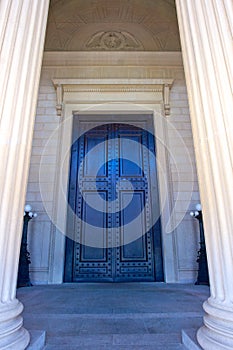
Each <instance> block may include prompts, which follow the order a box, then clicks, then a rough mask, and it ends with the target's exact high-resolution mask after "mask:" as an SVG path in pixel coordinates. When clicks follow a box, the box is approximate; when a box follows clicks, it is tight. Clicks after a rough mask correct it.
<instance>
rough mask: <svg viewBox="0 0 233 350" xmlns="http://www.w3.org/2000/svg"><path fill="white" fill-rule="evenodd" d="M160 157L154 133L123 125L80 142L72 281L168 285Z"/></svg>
mask: <svg viewBox="0 0 233 350" xmlns="http://www.w3.org/2000/svg"><path fill="white" fill-rule="evenodd" d="M75 123H77V124H78V118H76V119H74V134H75V130H76V127H77V126H75ZM87 124H88V123H87ZM154 155H155V145H154V137H153V135H152V134H151V133H149V132H148V131H147V130H145V129H143V128H139V127H136V126H133V125H129V124H123V123H122V124H120V123H110V124H104V125H100V126H98V127H95V128H91V129H90V130H88V131H86V132H85V133H83V134H82V135H81V136H80V137H79V139H78V140H76V141H75V142H74V143H73V146H72V150H71V165H70V183H69V205H70V208H71V211H73V213H74V215H70V216H69V215H68V225H67V230H68V231H69V232H68V236H69V237H72V239H71V238H67V242H66V265H65V281H73V282H78V281H116V282H117V281H154V280H157V281H161V280H163V269H162V252H161V238H160V220H159V203H158V193H157V181H156V168H155V166H156V164H155V157H154ZM152 196H153V197H152ZM152 198H154V199H155V200H154V201H153V200H152Z"/></svg>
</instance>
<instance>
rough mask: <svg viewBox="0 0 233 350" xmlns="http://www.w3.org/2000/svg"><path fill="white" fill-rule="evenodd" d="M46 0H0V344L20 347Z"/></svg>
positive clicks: (25, 336) (22, 345)
mask: <svg viewBox="0 0 233 350" xmlns="http://www.w3.org/2000/svg"><path fill="white" fill-rule="evenodd" d="M48 6H49V0H1V1H0V50H1V51H0V52H1V56H0V166H1V172H0V207H1V208H0V261H1V263H0V348H1V349H17V350H20V349H24V348H25V347H26V345H27V343H28V341H29V336H28V333H27V331H25V330H24V329H23V328H22V317H21V316H20V314H21V312H22V309H23V306H22V304H21V303H20V302H19V301H18V300H17V299H16V298H15V295H16V280H17V269H18V258H19V250H20V242H21V233H22V221H23V206H24V201H25V193H26V185H27V177H28V169H29V160H30V152H31V143H32V135H33V126H34V116H35V107H36V101H37V92H38V85H39V77H40V70H41V62H42V55H43V45H44V38H45V29H46V22H47V15H48Z"/></svg>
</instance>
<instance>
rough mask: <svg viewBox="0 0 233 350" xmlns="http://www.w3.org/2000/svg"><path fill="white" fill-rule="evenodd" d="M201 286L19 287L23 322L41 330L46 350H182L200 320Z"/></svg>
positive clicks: (205, 295)
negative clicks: (187, 332) (184, 336)
mask: <svg viewBox="0 0 233 350" xmlns="http://www.w3.org/2000/svg"><path fill="white" fill-rule="evenodd" d="M208 295H209V288H208V287H206V286H195V285H187V284H186V285H184V284H182V285H181V284H165V283H115V284H113V283H83V284H81V283H80V284H62V285H48V286H34V287H28V288H20V289H18V298H19V299H20V300H21V301H22V302H23V304H24V306H25V309H24V313H23V316H24V325H25V327H26V328H27V329H28V330H30V331H33V330H45V331H46V346H45V349H46V350H53V349H56V350H68V349H69V350H73V349H82V350H85V349H95V350H99V349H101V350H102V349H109V350H110V349H116V350H118V349H119V350H121V349H135V350H137V349H148V350H149V349H158V350H162V349H163V350H172V349H173V350H178V349H184V346H183V345H182V344H181V343H182V342H181V330H182V329H198V328H199V327H200V325H201V324H202V317H203V309H202V303H203V301H204V300H206V299H207V298H208Z"/></svg>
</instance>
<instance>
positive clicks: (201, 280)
mask: <svg viewBox="0 0 233 350" xmlns="http://www.w3.org/2000/svg"><path fill="white" fill-rule="evenodd" d="M190 215H191V216H192V217H194V218H195V219H197V220H198V222H199V229H200V242H199V243H200V249H199V250H198V254H197V262H198V275H197V281H196V283H195V284H205V285H209V273H208V265H207V256H206V247H205V236H204V226H203V218H202V207H201V204H200V203H198V204H197V205H196V210H195V211H194V212H193V211H191V212H190Z"/></svg>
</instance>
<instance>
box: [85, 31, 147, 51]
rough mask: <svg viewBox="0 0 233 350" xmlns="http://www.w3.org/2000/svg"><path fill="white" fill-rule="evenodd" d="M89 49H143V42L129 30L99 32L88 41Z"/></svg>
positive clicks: (87, 46)
mask: <svg viewBox="0 0 233 350" xmlns="http://www.w3.org/2000/svg"><path fill="white" fill-rule="evenodd" d="M86 49H88V50H101V51H102V50H105V51H107V50H108V51H111V50H112V51H114V50H115V51H117V50H119V51H121V50H125V51H127V50H143V46H142V44H141V43H140V42H139V41H138V40H137V39H135V38H134V37H133V35H132V34H130V33H127V32H116V31H114V32H113V31H110V32H98V33H96V34H94V35H93V37H92V38H91V39H89V40H88V42H87V43H86Z"/></svg>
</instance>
